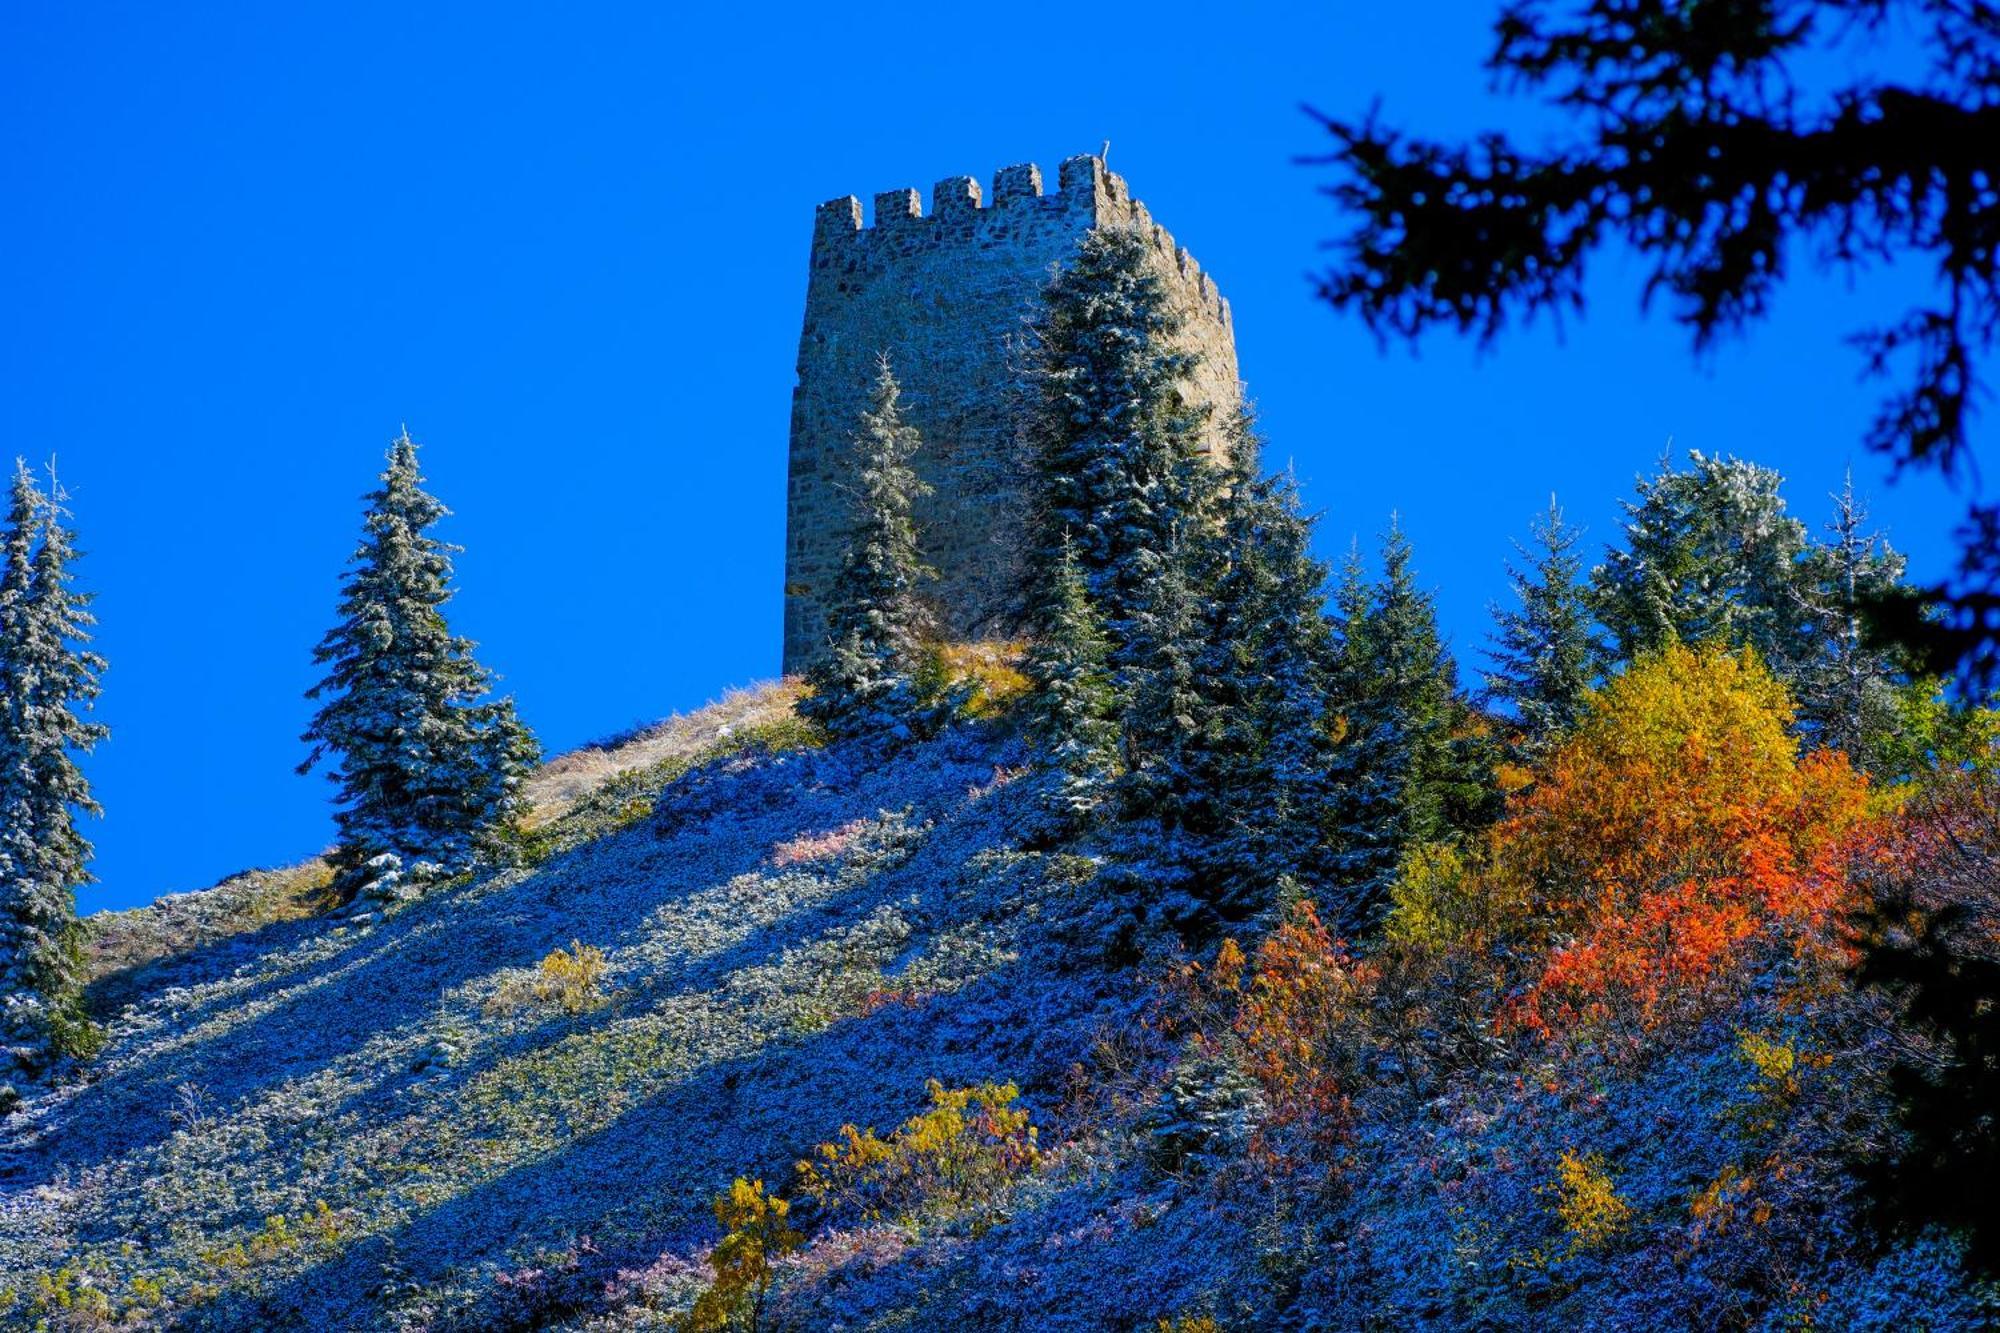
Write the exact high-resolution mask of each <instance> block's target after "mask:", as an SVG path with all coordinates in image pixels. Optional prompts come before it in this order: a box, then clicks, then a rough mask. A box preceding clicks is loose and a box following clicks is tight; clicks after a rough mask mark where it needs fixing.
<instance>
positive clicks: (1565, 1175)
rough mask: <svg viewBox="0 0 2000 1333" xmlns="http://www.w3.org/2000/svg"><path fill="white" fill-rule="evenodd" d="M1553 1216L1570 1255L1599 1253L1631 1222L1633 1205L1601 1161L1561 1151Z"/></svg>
mask: <svg viewBox="0 0 2000 1333" xmlns="http://www.w3.org/2000/svg"><path fill="white" fill-rule="evenodd" d="M1552 1189H1553V1192H1554V1194H1555V1196H1556V1217H1557V1218H1558V1219H1559V1220H1560V1221H1561V1222H1562V1225H1563V1230H1564V1231H1566V1232H1568V1233H1569V1241H1570V1253H1572V1254H1581V1253H1584V1252H1585V1251H1589V1250H1598V1249H1602V1248H1604V1246H1606V1245H1608V1244H1610V1243H1611V1241H1613V1240H1615V1239H1616V1238H1617V1237H1618V1234H1619V1233H1620V1232H1622V1231H1623V1230H1624V1229H1625V1225H1626V1223H1628V1222H1629V1221H1631V1219H1632V1205H1631V1204H1629V1203H1627V1202H1625V1200H1624V1198H1623V1197H1622V1196H1621V1195H1620V1194H1619V1193H1618V1189H1617V1187H1616V1185H1614V1184H1613V1183H1612V1180H1611V1172H1610V1171H1609V1170H1608V1169H1606V1167H1605V1165H1604V1158H1603V1157H1601V1156H1600V1155H1598V1154H1597V1153H1589V1154H1587V1155H1585V1156H1581V1157H1579V1156H1578V1155H1577V1154H1576V1153H1574V1152H1564V1153H1563V1155H1562V1157H1561V1159H1560V1160H1558V1161H1557V1162H1556V1180H1555V1184H1554V1186H1553V1187H1552Z"/></svg>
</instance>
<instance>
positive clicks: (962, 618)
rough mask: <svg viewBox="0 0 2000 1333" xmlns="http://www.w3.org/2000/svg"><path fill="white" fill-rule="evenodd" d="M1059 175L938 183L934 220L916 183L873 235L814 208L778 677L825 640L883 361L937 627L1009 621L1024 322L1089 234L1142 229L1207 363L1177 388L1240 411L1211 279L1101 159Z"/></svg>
mask: <svg viewBox="0 0 2000 1333" xmlns="http://www.w3.org/2000/svg"><path fill="white" fill-rule="evenodd" d="M1058 181H1059V186H1060V188H1059V189H1058V191H1057V192H1056V193H1054V194H1044V193H1042V176H1041V171H1040V169H1039V168H1037V167H1035V166H1032V165H1023V166H1013V167H1006V168H1003V169H1002V170H1001V171H1000V172H999V173H997V174H996V175H995V176H994V179H993V199H992V201H991V202H990V203H988V204H984V206H982V200H981V197H980V190H979V183H978V182H977V181H975V180H974V179H972V178H971V177H970V176H954V177H951V178H949V179H946V180H942V181H939V182H938V183H937V185H936V187H935V188H934V189H933V192H932V196H931V211H930V213H929V214H928V215H925V214H923V213H922V211H921V209H920V206H919V201H918V198H917V192H916V191H915V190H892V191H889V192H888V193H886V194H878V195H876V196H875V225H874V226H873V227H863V226H862V219H861V201H860V200H859V199H856V198H855V197H854V196H852V195H848V196H846V197H845V198H841V199H835V200H833V201H831V202H830V203H825V204H822V205H820V207H819V210H818V214H817V216H816V218H815V220H814V226H813V243H812V264H811V274H810V278H809V280H808V283H807V287H806V314H805V327H804V329H803V331H802V332H801V334H800V336H799V364H798V386H797V388H796V389H794V390H793V394H792V441H791V471H790V481H789V486H788V492H787V503H786V524H785V640H784V670H785V671H786V672H788V673H789V672H795V671H799V670H802V669H803V668H804V667H806V666H807V665H808V664H810V662H811V661H812V660H813V658H815V657H816V656H817V655H818V654H819V653H820V651H822V649H823V648H824V636H825V598H826V596H827V593H828V591H829V588H830V585H831V583H832V580H833V576H834V574H835V573H836V572H837V571H838V569H839V567H840V554H841V541H842V535H843V532H844V530H845V527H846V524H847V521H848V518H847V504H848V497H847V493H846V491H845V490H844V489H843V487H844V483H845V480H846V476H847V472H848V468H849V455H850V449H851V443H852V440H853V436H854V431H855V426H856V423H857V421H858V419H859V417H860V415H861V413H862V411H863V410H864V409H865V408H866V407H867V405H868V397H869V389H870V386H871V385H872V384H873V382H874V378H875V361H876V357H877V355H878V354H886V355H887V356H888V357H889V361H890V364H891V366H892V367H893V368H894V370H895V372H896V376H897V378H898V379H899V380H900V381H901V382H902V386H903V404H904V407H905V409H906V411H907V414H908V417H909V419H910V422H911V424H913V425H914V426H916V428H917V429H918V431H919V432H921V434H922V436H923V447H922V449H921V450H920V451H919V453H918V457H917V460H916V467H917V471H918V473H919V475H921V476H922V477H923V478H924V480H925V481H927V482H928V483H929V484H930V485H931V487H932V488H933V492H934V493H933V494H932V495H931V497H930V498H929V499H928V500H927V501H925V502H924V504H923V505H922V507H921V508H920V509H919V511H918V515H917V517H918V521H919V523H920V524H921V527H922V532H923V538H924V549H925V554H926V558H927V559H928V560H929V561H930V563H931V565H932V566H933V567H934V568H935V569H936V570H937V571H938V579H937V581H936V582H935V583H934V584H932V585H931V586H930V588H929V594H930V596H931V598H932V599H933V600H934V601H935V602H936V604H937V606H938V609H939V612H940V615H941V617H942V619H943V628H944V629H945V631H946V632H947V633H948V634H950V635H951V636H952V637H955V638H972V637H978V636H981V635H985V634H991V633H994V632H996V631H998V630H1001V629H1003V628H1004V619H1005V617H1006V615H1007V613H1008V611H1009V610H1010V609H1011V608H1012V606H1013V605H1014V604H1015V602H1016V600H1017V598H1016V596H1015V594H1016V591H1017V589H1018V587H1019V582H1020V578H1021V564H1020V552H1021V548H1022V527H1021V525H1022V520H1023V518H1024V502H1025V497H1024V495H1023V489H1024V477H1023V475H1022V472H1021V453H1022V451H1021V449H1020V447H1019V444H1018V437H1019V425H1020V413H1021V410H1022V407H1023V404H1024V398H1023V395H1022V394H1021V393H1020V391H1019V385H1020V381H1021V375H1020V363H1021V360H1022V355H1021V350H1022V347H1023V343H1024V335H1025V330H1026V327H1027V323H1028V321H1029V320H1030V319H1032V317H1033V316H1034V314H1035V311H1036V308H1037V304H1038V300H1039V296H1040V292H1041V289H1042V288H1043V286H1044V285H1046V283H1047V282H1048V280H1049V276H1050V274H1051V272H1052V270H1053V269H1054V267H1055V266H1057V265H1059V264H1061V263H1062V262H1063V261H1064V260H1065V259H1066V258H1067V257H1068V256H1069V254H1070V253H1071V252H1072V251H1073V249H1074V248H1075V246H1076V243H1077V241H1078V240H1079V239H1080V238H1081V237H1082V235H1083V234H1084V233H1085V232H1086V231H1088V230H1090V229H1091V228H1093V227H1106V226H1129V227H1137V228H1139V229H1140V230H1141V231H1142V232H1144V233H1145V234H1146V235H1148V236H1149V237H1150V238H1151V240H1152V243H1153V246H1154V248H1155V251H1156V253H1157V255H1158V258H1159V260H1160V267H1161V269H1162V271H1163V273H1164V274H1165V276H1166V278H1167V283H1168V289H1169V291H1170V292H1171V293H1172V295H1173V298H1174V300H1175V301H1176V303H1177V304H1178V305H1179V306H1180V308H1181V311H1182V313H1183V314H1184V315H1186V317H1187V327H1186V331H1185V334H1184V338H1185V340H1186V342H1187V343H1188V345H1189V347H1190V348H1191V349H1192V350H1194V351H1197V352H1199V353H1200V354H1201V366H1200V369H1199V371H1198V372H1197V374H1196V376H1195V377H1194V381H1193V382H1192V383H1191V384H1190V385H1189V387H1188V392H1189V394H1190V395H1191V396H1192V397H1195V398H1197V399H1199V400H1201V401H1206V402H1209V403H1211V404H1213V405H1214V407H1215V409H1216V419H1217V420H1222V419H1226V416H1227V415H1228V414H1229V413H1232V412H1234V410H1235V409H1236V406H1237V404H1238V402H1239V400H1240V395H1241V389H1240V385H1239V383H1238V380H1237V376H1236V344H1235V338H1234V335H1233V333H1232V328H1231V324H1230V316H1229V303H1228V302H1227V301H1225V300H1223V299H1222V297H1221V294H1220V293H1219V292H1218V291H1217V290H1216V287H1215V284H1214V282H1213V281H1212V280H1211V279H1210V278H1209V276H1208V275H1207V274H1205V273H1203V272H1202V271H1201V269H1200V267H1199V266H1198V265H1197V264H1196V263H1195V262H1194V260H1193V258H1192V257H1190V256H1189V255H1188V253H1187V252H1186V251H1185V250H1182V249H1180V248H1179V247H1177V246H1176V245H1175V244H1174V240H1173V238H1172V237H1171V236H1169V235H1168V234H1167V233H1166V231H1165V230H1164V229H1162V228H1161V227H1159V226H1158V225H1156V224H1155V223H1154V222H1153V220H1152V218H1151V217H1150V216H1149V215H1148V214H1147V212H1146V207H1145V205H1144V204H1141V203H1139V202H1138V201H1137V200H1135V199H1133V198H1132V196H1131V193H1130V191H1129V190H1127V188H1126V186H1125V182H1124V180H1123V179H1121V178H1120V177H1118V176H1115V175H1113V174H1111V173H1110V172H1109V171H1107V170H1105V167H1104V163H1103V162H1102V160H1100V159H1099V158H1096V157H1073V158H1070V159H1069V160H1068V161H1066V162H1064V163H1063V164H1062V166H1061V168H1060V170H1059V173H1058Z"/></svg>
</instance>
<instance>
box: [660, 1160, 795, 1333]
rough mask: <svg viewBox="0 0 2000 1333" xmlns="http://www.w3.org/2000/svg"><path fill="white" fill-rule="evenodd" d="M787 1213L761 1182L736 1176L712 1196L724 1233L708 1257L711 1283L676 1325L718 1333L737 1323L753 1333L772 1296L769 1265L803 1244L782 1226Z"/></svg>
mask: <svg viewBox="0 0 2000 1333" xmlns="http://www.w3.org/2000/svg"><path fill="white" fill-rule="evenodd" d="M791 1211H792V1205H791V1204H790V1203H789V1202H788V1201H786V1200H784V1199H782V1198H779V1197H778V1196H777V1195H775V1194H767V1193H765V1192H764V1182H763V1181H761V1180H745V1179H744V1178H743V1177H741V1176H738V1177H737V1178H736V1182H735V1183H734V1184H733V1185H731V1186H730V1187H729V1189H728V1190H727V1191H725V1192H724V1193H722V1194H718V1195H716V1196H715V1220H716V1223H717V1224H718V1225H720V1226H721V1228H722V1232H723V1235H722V1239H721V1240H720V1241H719V1242H717V1244H716V1246H715V1249H714V1250H713V1251H711V1252H710V1254H709V1257H708V1264H709V1268H710V1269H711V1270H712V1271H713V1272H714V1274H715V1278H714V1280H713V1281H712V1282H710V1283H709V1286H708V1289H707V1290H705V1291H703V1292H702V1293H701V1295H700V1296H699V1297H697V1298H696V1299H695V1303H694V1308H693V1309H691V1310H689V1311H688V1312H687V1315H686V1316H685V1317H684V1318H683V1319H682V1320H681V1325H680V1326H681V1328H682V1329H684V1330H686V1333H723V1330H726V1329H728V1328H730V1327H732V1326H734V1325H736V1324H737V1323H738V1322H739V1321H741V1322H742V1324H743V1327H745V1328H747V1329H749V1330H750V1333H758V1330H759V1329H760V1328H761V1327H762V1326H763V1319H764V1299H765V1297H766V1296H767V1295H768V1294H769V1293H770V1290H771V1278H772V1272H771V1260H772V1259H774V1258H778V1257H781V1256H783V1255H787V1254H790V1253H792V1252H793V1251H795V1250H797V1249H798V1248H799V1246H800V1245H801V1244H802V1243H803V1242H804V1237H803V1236H801V1235H800V1234H799V1233H798V1232H797V1231H796V1230H794V1229H793V1227H792V1225H791V1223H790V1222H788V1221H787V1220H786V1219H787V1217H788V1215H789V1214H790V1213H791Z"/></svg>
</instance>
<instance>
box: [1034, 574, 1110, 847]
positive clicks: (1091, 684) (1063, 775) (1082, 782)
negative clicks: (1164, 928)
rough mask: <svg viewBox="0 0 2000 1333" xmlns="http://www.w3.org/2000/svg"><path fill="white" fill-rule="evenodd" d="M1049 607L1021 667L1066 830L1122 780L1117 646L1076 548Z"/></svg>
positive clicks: (1051, 803)
mask: <svg viewBox="0 0 2000 1333" xmlns="http://www.w3.org/2000/svg"><path fill="white" fill-rule="evenodd" d="M1043 605H1044V607H1045V611H1044V614H1045V616H1046V621H1045V623H1044V624H1043V625H1042V626H1041V629H1040V632H1039V634H1038V635H1037V637H1036V639H1035V642H1034V643H1033V644H1032V645H1031V646H1030V647H1029V649H1028V653H1027V658H1026V661H1025V662H1024V664H1023V665H1024V667H1025V670H1026V673H1027V676H1028V679H1029V680H1030V681H1031V682H1032V683H1033V694H1032V696H1031V709H1032V712H1031V720H1030V730H1031V731H1032V733H1033V734H1034V736H1035V739H1036V740H1037V741H1038V742H1039V743H1040V744H1041V746H1042V749H1043V753H1044V756H1045V763H1046V765H1047V770H1048V783H1047V786H1046V787H1045V788H1044V793H1043V800H1044V803H1045V805H1046V807H1047V809H1048V810H1049V813H1050V814H1052V815H1053V816H1055V819H1056V821H1057V822H1058V823H1059V824H1060V825H1062V826H1064V827H1067V828H1074V827H1076V826H1078V825H1080V824H1082V823H1083V822H1085V821H1086V820H1088V819H1089V818H1090V817H1091V816H1092V815H1094V814H1095V813H1096V812H1097V810H1098V808H1099V806H1101V805H1102V804H1103V802H1104V799H1105V797H1106V796H1107V795H1108V794H1109V793H1110V790H1111V786H1112V782H1113V779H1114V778H1115V777H1116V774H1117V766H1118V721H1117V702H1118V701H1117V695H1116V693H1115V692H1114V691H1113V689H1112V687H1111V670H1110V666H1109V661H1110V655H1111V644H1110V641H1109V640H1108V639H1107V638H1106V637H1105V634H1104V627H1103V626H1102V625H1100V624H1099V623H1098V619H1097V610H1096V608H1095V607H1093V606H1092V605H1091V603H1090V595H1089V594H1088V593H1087V592H1086V591H1085V590H1084V586H1083V570H1082V568H1081V567H1080V566H1079V565H1078V564H1077V560H1076V547H1075V544H1074V543H1072V542H1068V541H1065V542H1064V543H1063V546H1062V553H1061V556H1060V558H1059V559H1058V560H1057V562H1056V568H1055V574H1054V578H1053V581H1052V583H1051V586H1050V588H1049V589H1048V592H1047V595H1046V596H1045V597H1044V598H1043Z"/></svg>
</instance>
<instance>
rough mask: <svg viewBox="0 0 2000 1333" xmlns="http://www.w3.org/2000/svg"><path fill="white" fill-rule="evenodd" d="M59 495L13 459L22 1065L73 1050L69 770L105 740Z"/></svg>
mask: <svg viewBox="0 0 2000 1333" xmlns="http://www.w3.org/2000/svg"><path fill="white" fill-rule="evenodd" d="M64 498H65V497H64V495H63V491H62V488H61V486H60V485H59V484H57V483H56V482H55V480H54V477H53V474H51V478H50V489H49V492H48V494H47V495H46V496H45V495H43V494H42V493H41V492H40V491H39V490H38V489H37V487H36V486H35V484H34V480H33V478H32V477H31V476H30V475H29V473H28V470H27V468H26V466H25V465H22V464H18V463H17V464H16V467H15V474H14V481H13V486H12V489H11V492H10V496H9V503H8V514H7V530H6V533H5V536H4V541H5V551H4V559H5V567H4V570H0V712H3V713H4V717H0V995H4V997H5V998H4V1004H5V1018H6V1025H7V1028H8V1036H9V1039H10V1042H12V1043H14V1044H15V1046H16V1050H17V1051H18V1052H20V1053H22V1054H26V1055H28V1056H29V1057H30V1058H31V1059H33V1058H38V1057H45V1056H48V1055H85V1054H88V1053H90V1052H91V1051H92V1050H94V1049H96V1045H97V1042H98V1036H97V1030H96V1028H95V1026H94V1025H93V1024H92V1023H91V1022H90V1020H89V1018H88V1017H87V1016H86V1014H85V1013H84V1010H83V999H82V996H83V930H82V926H81V924H80V923H79V922H78V920H77V915H76V890H77V888H78V887H79V886H80V885H82V884H85V883H87V882H89V879H90V875H89V872H88V870H87V869H86V868H85V867H86V865H87V863H88V862H89V859H90V844H89V843H88V842H87V841H86V840H85V839H84V837H83V835H82V834H81V833H80V832H79V831H78V830H77V827H76V817H77V815H78V814H79V813H88V814H96V813H97V812H98V807H97V803H96V802H95V801H94V800H93V799H92V798H91V794H90V786H89V784H88V783H87V782H86V781H85V780H84V777H83V774H82V772H81V770H79V769H78V767H77V764H76V756H77V755H78V754H80V753H83V752H87V751H89V750H90V749H91V748H92V747H93V746H95V745H96V744H97V742H98V741H100V740H102V739H103V738H104V735H105V729H104V727H103V726H102V725H101V724H99V723H96V722H92V721H89V720H87V719H86V718H85V717H84V716H83V713H84V712H85V711H86V710H88V708H89V707H90V704H91V702H92V701H93V700H94V699H95V698H96V697H97V693H98V684H97V680H98V675H99V673H100V672H101V671H102V670H103V669H104V662H103V659H102V658H100V657H98V656H97V655H96V654H95V653H93V652H91V651H90V650H89V648H88V647H87V646H86V645H87V644H88V643H89V640H90V627H91V625H92V624H93V623H94V621H93V619H92V617H91V615H90V611H89V604H90V597H89V595H88V594H85V593H80V592H77V591H76V590H75V589H74V588H73V587H72V586H71V583H72V575H71V573H70V564H71V562H72V561H73V560H74V559H75V556H76V550H75V545H74V539H73V537H72V535H71V533H70V531H69V528H68V526H67V524H66V522H65V520H66V518H67V517H68V515H67V513H66V511H65V510H64V508H63V500H64Z"/></svg>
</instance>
